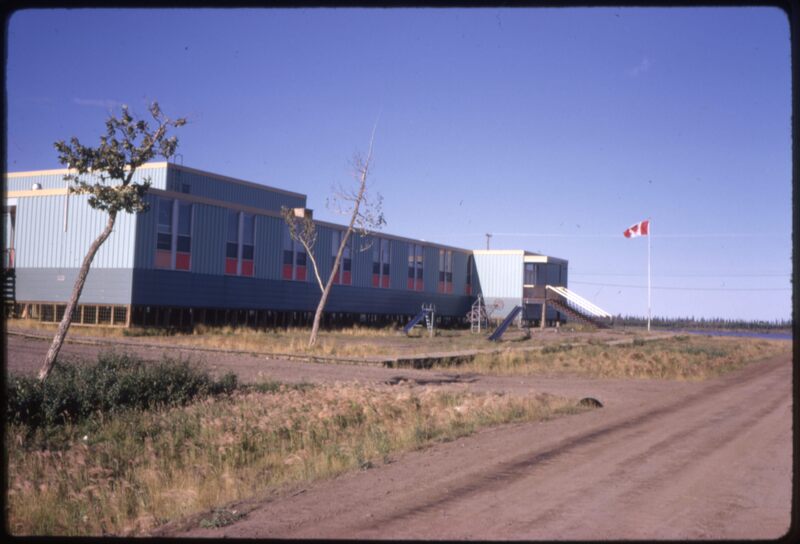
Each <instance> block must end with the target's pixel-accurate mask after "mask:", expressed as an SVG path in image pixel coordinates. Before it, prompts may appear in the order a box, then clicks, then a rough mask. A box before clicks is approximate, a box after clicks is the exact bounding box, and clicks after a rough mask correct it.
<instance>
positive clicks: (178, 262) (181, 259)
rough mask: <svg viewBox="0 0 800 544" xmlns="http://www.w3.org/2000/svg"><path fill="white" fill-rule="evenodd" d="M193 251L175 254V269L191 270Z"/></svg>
mask: <svg viewBox="0 0 800 544" xmlns="http://www.w3.org/2000/svg"><path fill="white" fill-rule="evenodd" d="M191 257H192V254H191V253H180V252H178V253H176V254H175V270H189V265H190V264H191Z"/></svg>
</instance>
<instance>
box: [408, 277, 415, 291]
mask: <svg viewBox="0 0 800 544" xmlns="http://www.w3.org/2000/svg"><path fill="white" fill-rule="evenodd" d="M408 288H409V289H411V290H413V289H414V278H408Z"/></svg>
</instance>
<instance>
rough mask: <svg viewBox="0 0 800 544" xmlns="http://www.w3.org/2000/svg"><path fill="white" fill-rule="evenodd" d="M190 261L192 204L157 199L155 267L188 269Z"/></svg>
mask: <svg viewBox="0 0 800 544" xmlns="http://www.w3.org/2000/svg"><path fill="white" fill-rule="evenodd" d="M191 261H192V205H191V204H189V203H187V202H181V201H179V200H171V199H168V198H159V199H158V226H157V229H156V259H155V266H156V268H165V269H168V270H190V269H191V264H192V263H191Z"/></svg>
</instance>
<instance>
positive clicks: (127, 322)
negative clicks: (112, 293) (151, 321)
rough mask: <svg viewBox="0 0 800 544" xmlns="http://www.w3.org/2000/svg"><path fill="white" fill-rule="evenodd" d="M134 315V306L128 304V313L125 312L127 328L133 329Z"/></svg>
mask: <svg viewBox="0 0 800 544" xmlns="http://www.w3.org/2000/svg"><path fill="white" fill-rule="evenodd" d="M132 313H133V306H131V305H130V304H128V306H127V311H126V312H125V328H128V329H130V328H131V317H132V316H131V314H132Z"/></svg>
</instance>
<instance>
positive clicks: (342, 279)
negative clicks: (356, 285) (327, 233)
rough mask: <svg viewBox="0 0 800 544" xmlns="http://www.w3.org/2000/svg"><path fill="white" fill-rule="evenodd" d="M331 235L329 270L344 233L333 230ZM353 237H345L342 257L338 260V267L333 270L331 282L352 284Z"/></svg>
mask: <svg viewBox="0 0 800 544" xmlns="http://www.w3.org/2000/svg"><path fill="white" fill-rule="evenodd" d="M331 234H332V236H331V270H332V271H333V265H334V264H335V262H336V254H337V253H339V246H340V245H341V243H342V236H343V235H344V233H343V232H342V231H340V230H335V231H333V232H332V233H331ZM352 248H353V237H352V236H351V237H349V238H348V239H347V244H346V245H345V246H344V250H343V251H342V259H341V261H339V269H338V270H335V271H333V273H334V277H333V283H340V284H343V285H352V284H353V274H352V271H353V250H352Z"/></svg>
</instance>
